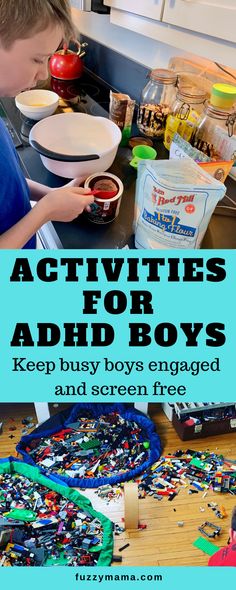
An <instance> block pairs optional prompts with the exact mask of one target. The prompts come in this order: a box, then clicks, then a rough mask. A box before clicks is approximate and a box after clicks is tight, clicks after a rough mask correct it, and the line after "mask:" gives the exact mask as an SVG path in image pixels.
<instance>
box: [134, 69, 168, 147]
mask: <svg viewBox="0 0 236 590" xmlns="http://www.w3.org/2000/svg"><path fill="white" fill-rule="evenodd" d="M149 77H150V79H149V81H148V83H147V84H146V86H145V88H144V89H143V91H142V95H141V99H140V105H139V110H138V118H137V126H138V128H139V130H140V131H141V133H143V134H144V135H147V136H149V137H163V135H164V131H165V125H166V119H167V116H168V114H169V113H170V111H171V107H172V104H173V101H174V99H175V96H176V85H177V74H176V73H175V72H174V71H172V70H164V69H156V70H152V71H151V73H150V74H149Z"/></svg>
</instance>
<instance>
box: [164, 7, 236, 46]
mask: <svg viewBox="0 0 236 590" xmlns="http://www.w3.org/2000/svg"><path fill="white" fill-rule="evenodd" d="M153 18H154V17H153ZM162 21H163V22H165V23H168V24H170V25H175V26H177V27H182V28H184V29H188V30H190V31H196V32H198V33H204V34H206V35H210V36H212V37H217V38H219V39H225V40H227V41H233V42H235V38H236V0H165V3H164V11H163V16H162Z"/></svg>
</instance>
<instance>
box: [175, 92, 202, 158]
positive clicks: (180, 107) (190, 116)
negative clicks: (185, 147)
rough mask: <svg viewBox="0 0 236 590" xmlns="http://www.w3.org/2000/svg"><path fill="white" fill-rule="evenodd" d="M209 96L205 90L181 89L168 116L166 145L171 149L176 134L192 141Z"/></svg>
mask: <svg viewBox="0 0 236 590" xmlns="http://www.w3.org/2000/svg"><path fill="white" fill-rule="evenodd" d="M206 98H207V95H206V93H205V91H204V90H202V89H201V88H197V87H192V86H182V87H180V88H179V90H178V92H177V95H176V99H175V101H174V103H173V105H172V112H171V114H170V115H168V118H167V123H166V130H165V138H164V145H165V147H166V148H167V149H170V145H171V143H172V139H173V137H174V134H175V133H177V132H178V133H179V135H181V136H182V137H183V138H184V139H185V140H186V141H190V139H191V136H192V134H193V131H194V129H195V128H196V126H197V124H198V121H199V119H200V115H201V113H202V111H203V108H204V103H205V101H206Z"/></svg>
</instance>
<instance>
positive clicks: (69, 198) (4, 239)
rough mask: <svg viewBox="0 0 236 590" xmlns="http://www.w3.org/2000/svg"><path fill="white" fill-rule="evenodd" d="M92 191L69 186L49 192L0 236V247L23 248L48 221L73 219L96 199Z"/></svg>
mask: <svg viewBox="0 0 236 590" xmlns="http://www.w3.org/2000/svg"><path fill="white" fill-rule="evenodd" d="M89 193H90V191H89V190H87V189H84V188H77V187H68V188H62V189H55V190H52V191H50V192H49V193H47V194H46V195H45V196H44V197H43V198H42V199H41V200H40V201H39V202H38V203H36V205H35V207H33V209H31V211H29V213H27V215H25V216H24V217H23V218H22V219H21V220H20V221H18V223H16V224H15V225H14V226H13V227H11V228H10V229H9V230H7V231H6V232H4V234H2V235H1V236H0V249H5V250H7V249H9V250H12V249H18V248H22V247H23V246H24V245H25V244H26V243H27V242H28V241H29V240H30V238H32V236H33V235H34V234H35V233H36V232H37V231H38V229H39V228H40V227H41V226H42V225H44V223H47V222H48V221H67V222H68V221H73V219H75V218H76V217H77V216H78V215H80V213H82V211H84V209H87V208H88V207H89V205H90V204H91V203H92V202H93V201H94V198H93V196H92V195H90V194H89Z"/></svg>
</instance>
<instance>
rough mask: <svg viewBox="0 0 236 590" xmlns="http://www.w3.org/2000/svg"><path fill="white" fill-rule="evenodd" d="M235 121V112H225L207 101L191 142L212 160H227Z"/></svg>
mask: <svg viewBox="0 0 236 590" xmlns="http://www.w3.org/2000/svg"><path fill="white" fill-rule="evenodd" d="M235 121H236V112H234V111H231V112H229V111H228V112H227V111H225V110H224V109H219V108H216V107H215V106H212V105H211V104H210V103H207V105H206V107H205V109H204V113H203V114H202V116H201V118H200V122H199V125H198V127H197V129H196V130H195V132H194V134H193V137H192V139H191V144H192V145H193V146H194V147H196V148H197V149H198V150H200V151H201V152H203V153H204V154H206V155H207V156H209V157H210V158H211V159H212V160H224V159H225V160H227V159H228V160H229V159H230V157H229V153H230V146H231V143H232V142H231V139H232V137H233V135H234V131H235Z"/></svg>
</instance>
